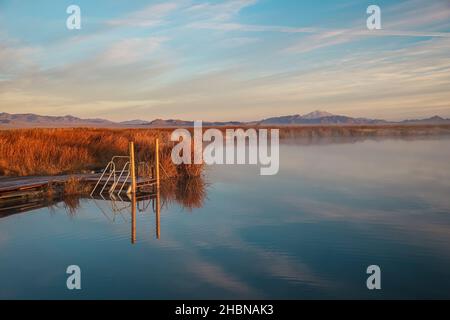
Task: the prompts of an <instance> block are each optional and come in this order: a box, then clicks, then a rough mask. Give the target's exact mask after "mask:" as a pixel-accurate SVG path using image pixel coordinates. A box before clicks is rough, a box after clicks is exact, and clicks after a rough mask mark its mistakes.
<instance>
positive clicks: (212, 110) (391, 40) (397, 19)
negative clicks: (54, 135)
mask: <svg viewBox="0 0 450 320" xmlns="http://www.w3.org/2000/svg"><path fill="white" fill-rule="evenodd" d="M73 4H75V5H78V6H79V7H80V9H81V29H80V30H69V29H68V28H67V27H66V20H67V18H68V17H69V14H67V13H66V9H67V7H68V6H69V5H73ZM373 4H375V5H378V6H379V7H380V9H381V23H382V29H381V30H369V29H368V28H367V26H366V20H367V18H368V17H369V15H368V14H367V12H366V9H367V7H368V6H369V5H373ZM314 110H325V111H328V112H331V113H335V114H343V115H348V116H354V117H370V118H381V119H386V120H400V119H407V118H408V119H411V118H426V117H430V116H433V115H440V116H443V117H449V118H450V0H408V1H400V0H398V1H392V0H391V1H388V0H371V1H365V0H342V1H337V0H321V1H315V0H217V1H215V0H210V1H203V0H169V1H140V0H127V1H113V0H108V1H104V0H96V1H91V0H70V1H66V0H60V1H48V0H40V1H32V0H20V1H19V0H0V112H8V113H37V114H43V115H67V114H70V115H74V116H78V117H83V118H105V119H109V120H114V121H124V120H131V119H143V120H153V119H156V118H164V119H168V118H175V119H185V120H194V119H196V120H205V121H208V120H217V121H226V120H258V119H262V118H268V117H271V116H279V115H290V114H306V113H308V112H311V111H314Z"/></svg>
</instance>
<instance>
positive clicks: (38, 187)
mask: <svg viewBox="0 0 450 320" xmlns="http://www.w3.org/2000/svg"><path fill="white" fill-rule="evenodd" d="M155 154H156V156H155V158H156V159H155V164H156V165H155V166H153V164H149V163H145V162H140V163H137V161H136V159H135V152H134V143H133V142H130V143H129V155H128V156H114V157H113V158H112V159H111V161H110V162H109V163H108V165H107V166H106V167H105V168H104V170H103V171H102V173H97V174H95V173H93V174H72V175H59V176H40V177H15V178H6V177H0V207H1V203H4V202H10V201H15V200H17V199H32V198H36V197H42V196H44V195H46V194H47V195H48V194H49V193H52V192H53V193H54V192H56V193H61V194H64V187H65V184H66V183H67V182H68V181H69V180H70V179H72V178H76V179H77V180H79V181H80V183H83V184H87V185H92V188H91V190H92V191H91V193H90V195H91V196H94V195H95V194H97V193H100V194H108V193H116V194H120V193H122V192H123V193H128V194H130V193H131V194H135V195H136V194H137V193H147V194H149V193H155V192H156V191H157V189H158V188H159V141H158V139H156V149H155ZM121 162H122V163H121ZM140 165H143V166H140ZM139 168H143V169H147V170H146V171H145V170H144V172H147V173H144V174H141V175H139V174H138V173H139Z"/></svg>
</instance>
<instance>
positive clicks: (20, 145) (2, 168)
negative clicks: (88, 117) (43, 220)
mask: <svg viewBox="0 0 450 320" xmlns="http://www.w3.org/2000/svg"><path fill="white" fill-rule="evenodd" d="M170 132H171V130H165V129H136V130H133V129H117V130H113V129H86V128H74V129H17V130H0V175H3V176H30V175H56V174H68V173H83V172H86V171H91V170H98V169H101V168H103V167H104V166H105V165H106V164H107V163H108V162H109V161H110V160H111V158H112V157H113V156H115V155H128V143H129V141H134V143H135V149H136V155H137V156H136V158H137V161H152V163H154V156H155V152H154V151H155V141H156V138H159V140H160V163H161V165H162V167H163V170H162V171H163V173H162V177H163V178H164V177H174V176H180V175H186V176H195V175H198V174H199V173H200V172H201V167H202V166H193V167H185V166H182V167H181V166H180V167H177V166H175V165H174V164H173V162H172V160H171V150H172V147H173V142H171V141H170V139H169V137H170Z"/></svg>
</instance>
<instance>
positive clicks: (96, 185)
mask: <svg viewBox="0 0 450 320" xmlns="http://www.w3.org/2000/svg"><path fill="white" fill-rule="evenodd" d="M110 165H114V164H113V162H112V161H110V162H108V165H107V166H106V168H105V170H103V173H102V175H101V176H100V178H99V179H98V181H97V183H96V184H95V187H94V189H92V192H91V197H92V195H93V194H94V192H95V190H96V189H97V187H98V185H99V184H100V182H101V181H102V179H103V176H104V175H105V173H106V171H108V168H109V166H110Z"/></svg>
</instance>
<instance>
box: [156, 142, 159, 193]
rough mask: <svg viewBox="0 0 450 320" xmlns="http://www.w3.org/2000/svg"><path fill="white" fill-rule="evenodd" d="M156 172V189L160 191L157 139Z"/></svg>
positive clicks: (157, 146) (157, 143)
mask: <svg viewBox="0 0 450 320" xmlns="http://www.w3.org/2000/svg"><path fill="white" fill-rule="evenodd" d="M155 167H156V168H155V170H156V188H157V189H158V190H159V139H156V146H155Z"/></svg>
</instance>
